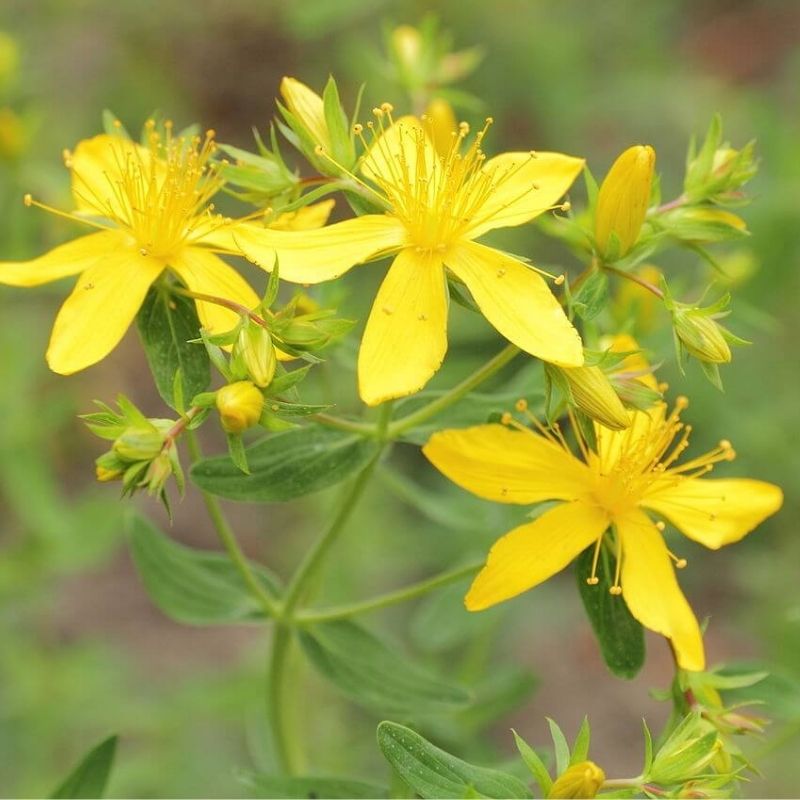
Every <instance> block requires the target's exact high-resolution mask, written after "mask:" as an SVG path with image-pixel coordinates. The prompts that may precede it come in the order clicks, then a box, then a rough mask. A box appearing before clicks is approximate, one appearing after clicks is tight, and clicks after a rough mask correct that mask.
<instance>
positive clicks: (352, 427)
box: [309, 414, 376, 436]
mask: <svg viewBox="0 0 800 800" xmlns="http://www.w3.org/2000/svg"><path fill="white" fill-rule="evenodd" d="M309 419H310V420H313V421H314V422H319V424H320V425H324V426H325V427H326V428H335V429H336V430H339V431H348V432H350V433H359V434H361V435H362V436H374V435H375V431H376V428H375V426H374V425H371V424H370V423H369V422H355V421H353V420H349V419H342V418H341V417H335V416H333V414H311V415H310V416H309Z"/></svg>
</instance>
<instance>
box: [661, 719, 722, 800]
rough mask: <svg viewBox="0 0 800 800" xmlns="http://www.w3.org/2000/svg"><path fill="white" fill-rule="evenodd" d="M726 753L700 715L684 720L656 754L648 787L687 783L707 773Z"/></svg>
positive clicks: (717, 735)
mask: <svg viewBox="0 0 800 800" xmlns="http://www.w3.org/2000/svg"><path fill="white" fill-rule="evenodd" d="M721 749H723V743H722V740H721V739H720V737H719V734H718V733H717V731H716V730H714V729H713V727H712V726H711V725H710V724H709V723H708V722H706V721H705V720H704V719H702V717H701V716H700V714H698V713H692V714H690V715H689V716H687V717H685V718H684V719H683V721H682V722H681V723H680V725H678V727H677V728H676V729H675V730H674V731H673V732H672V734H671V735H670V737H669V738H668V739H667V741H666V742H665V743H664V745H663V746H662V747H661V749H660V750H659V751H658V752H657V753H656V755H655V758H654V759H653V763H652V765H651V767H650V769H649V770H648V773H647V775H646V779H647V782H648V783H656V784H659V785H662V786H670V785H674V784H678V783H686V782H687V781H689V780H691V779H692V778H696V777H697V776H699V775H702V774H703V773H704V772H706V771H707V770H708V769H709V767H710V766H711V764H712V762H714V761H715V759H716V758H717V756H718V754H719V751H720V750H721Z"/></svg>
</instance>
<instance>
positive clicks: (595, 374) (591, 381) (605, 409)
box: [561, 366, 631, 431]
mask: <svg viewBox="0 0 800 800" xmlns="http://www.w3.org/2000/svg"><path fill="white" fill-rule="evenodd" d="M561 374H562V375H563V376H564V377H565V378H566V379H567V383H568V384H569V388H570V392H571V393H572V399H573V400H574V401H575V405H576V406H577V407H578V408H579V409H580V410H581V411H583V413H584V414H586V415H587V416H588V417H590V418H591V419H593V420H594V421H595V422H599V423H600V424H601V425H604V426H605V427H606V428H610V429H611V430H612V431H620V430H623V429H624V428H627V427H628V426H629V425H630V424H631V420H630V416H629V414H628V412H627V411H626V410H625V406H623V405H622V401H621V400H620V399H619V397H618V396H617V393H616V392H615V391H614V387H613V386H612V385H611V382H610V381H609V379H608V378H607V377H606V375H605V373H604V372H603V370H602V369H600V367H596V366H591V367H571V368H561Z"/></svg>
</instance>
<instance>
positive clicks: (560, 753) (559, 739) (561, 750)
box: [547, 717, 569, 775]
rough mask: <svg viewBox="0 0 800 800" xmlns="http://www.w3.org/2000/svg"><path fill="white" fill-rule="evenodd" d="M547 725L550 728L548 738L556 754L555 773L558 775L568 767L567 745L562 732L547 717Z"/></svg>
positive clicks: (553, 721) (555, 723)
mask: <svg viewBox="0 0 800 800" xmlns="http://www.w3.org/2000/svg"><path fill="white" fill-rule="evenodd" d="M547 724H548V725H549V726H550V736H551V737H552V739H553V748H554V750H555V754H556V773H557V774H558V775H560V774H561V773H562V772H564V771H565V770H566V768H567V767H568V766H569V745H568V744H567V739H566V737H565V736H564V732H563V731H562V730H561V728H560V727H559V726H558V723H557V722H556V721H555V720H554V719H550V717H548V718H547Z"/></svg>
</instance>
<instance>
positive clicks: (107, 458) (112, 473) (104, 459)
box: [94, 452, 128, 483]
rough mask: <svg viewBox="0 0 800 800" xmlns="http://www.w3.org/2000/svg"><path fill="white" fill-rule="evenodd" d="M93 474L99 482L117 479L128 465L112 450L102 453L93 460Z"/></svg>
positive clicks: (120, 477)
mask: <svg viewBox="0 0 800 800" xmlns="http://www.w3.org/2000/svg"><path fill="white" fill-rule="evenodd" d="M94 465H95V475H96V476H97V480H98V481H100V483H108V482H110V481H118V480H121V479H122V476H123V474H124V473H125V469H126V467H127V466H128V465H127V464H126V463H125V462H124V461H122V460H121V459H120V458H118V457H117V456H116V455H115V454H114V453H113V452H108V453H103V455H101V456H100V457H99V458H98V459H97V460H96V461H95V462H94Z"/></svg>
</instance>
